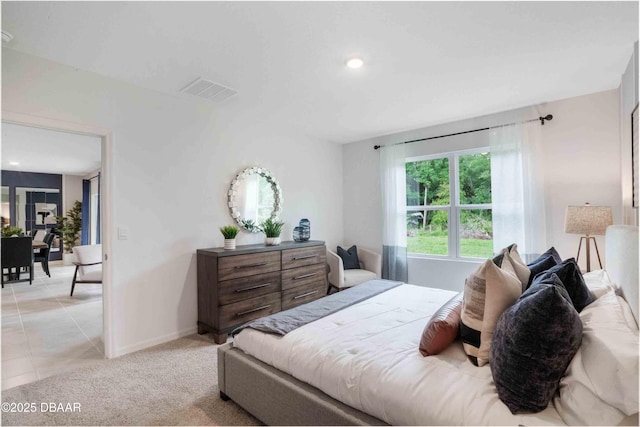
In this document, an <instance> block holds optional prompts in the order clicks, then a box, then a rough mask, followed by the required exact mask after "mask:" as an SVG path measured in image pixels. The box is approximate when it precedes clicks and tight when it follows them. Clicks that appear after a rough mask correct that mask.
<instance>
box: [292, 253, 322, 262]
mask: <svg viewBox="0 0 640 427" xmlns="http://www.w3.org/2000/svg"><path fill="white" fill-rule="evenodd" d="M317 256H318V254H313V255H303V256H294V257H293V260H294V261H298V260H301V259H308V258H315V257H317Z"/></svg>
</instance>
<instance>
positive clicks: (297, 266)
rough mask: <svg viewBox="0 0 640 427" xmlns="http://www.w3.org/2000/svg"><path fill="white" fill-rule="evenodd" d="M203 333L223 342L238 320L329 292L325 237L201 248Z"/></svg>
mask: <svg viewBox="0 0 640 427" xmlns="http://www.w3.org/2000/svg"><path fill="white" fill-rule="evenodd" d="M197 257H198V333H199V334H205V333H207V332H211V333H212V334H213V337H214V340H215V342H216V343H218V344H222V343H224V342H225V341H226V340H227V335H228V334H229V332H231V331H232V330H233V329H235V328H236V327H237V326H240V325H242V324H243V323H245V322H248V321H250V320H253V319H257V318H259V317H263V316H267V315H269V314H273V313H277V312H279V311H282V310H287V309H289V308H293V307H295V306H298V305H300V304H304V303H306V302H310V301H313V300H316V299H318V298H321V297H323V296H325V295H326V293H327V267H326V258H327V252H326V247H325V245H324V242H322V241H317V240H310V241H307V242H300V243H298V242H282V243H281V244H280V245H278V246H266V245H264V244H259V245H244V246H238V247H237V248H236V249H232V250H225V249H223V248H212V249H198V251H197Z"/></svg>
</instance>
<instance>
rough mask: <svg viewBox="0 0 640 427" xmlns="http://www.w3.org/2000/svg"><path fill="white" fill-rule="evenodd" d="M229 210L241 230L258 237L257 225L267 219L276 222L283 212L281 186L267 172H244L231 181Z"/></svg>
mask: <svg viewBox="0 0 640 427" xmlns="http://www.w3.org/2000/svg"><path fill="white" fill-rule="evenodd" d="M229 210H230V211H231V216H232V217H233V219H235V220H236V222H237V223H238V225H239V226H240V227H242V228H243V229H245V230H247V231H251V232H253V233H257V232H258V225H260V224H261V223H262V222H263V221H264V220H266V219H267V218H272V219H276V218H277V217H278V215H280V212H281V211H282V190H281V189H280V184H278V181H276V179H275V178H274V177H273V175H271V172H269V171H268V170H266V169H263V168H258V167H252V168H247V169H245V170H243V171H242V172H240V173H239V174H238V175H237V176H236V177H235V178H234V179H233V181H231V187H230V188H229Z"/></svg>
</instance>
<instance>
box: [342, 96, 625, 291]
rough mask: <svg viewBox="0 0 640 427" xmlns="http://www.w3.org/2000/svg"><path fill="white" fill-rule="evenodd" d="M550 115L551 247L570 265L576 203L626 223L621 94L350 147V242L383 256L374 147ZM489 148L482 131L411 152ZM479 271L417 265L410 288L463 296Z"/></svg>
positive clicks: (546, 172)
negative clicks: (603, 209)
mask: <svg viewBox="0 0 640 427" xmlns="http://www.w3.org/2000/svg"><path fill="white" fill-rule="evenodd" d="M532 110H533V112H532ZM536 112H537V114H534V113H536ZM546 114H553V116H554V119H553V120H552V121H551V122H546V123H545V125H544V126H543V127H542V129H541V133H542V138H543V141H544V142H543V147H544V150H543V152H544V154H543V159H542V164H543V165H544V169H543V170H541V171H540V174H541V175H542V176H543V177H544V180H545V194H546V196H545V197H546V201H545V202H546V212H547V215H546V224H547V244H548V246H550V245H556V247H557V248H558V250H559V251H560V254H561V255H562V256H563V257H565V258H568V257H572V256H575V255H576V252H577V247H578V236H576V235H569V234H565V233H564V212H565V209H566V206H567V205H568V204H583V203H584V202H587V201H588V202H591V203H592V204H594V205H597V204H602V205H610V206H612V207H613V212H614V222H615V223H620V222H621V216H622V208H621V205H622V200H621V189H620V169H619V165H620V147H619V143H618V141H619V138H620V135H619V122H618V118H619V113H618V90H610V91H605V92H599V93H594V94H590V95H585V96H580V97H576V98H570V99H566V100H560V101H555V102H549V103H546V104H544V105H538V106H534V107H532V108H523V109H518V110H513V111H508V112H504V113H499V114H492V115H488V116H483V117H478V118H474V119H470V120H463V121H459V122H455V123H448V124H443V125H438V126H433V127H430V128H423V129H416V130H412V131H407V132H401V133H398V134H393V135H387V136H383V137H379V138H373V139H370V140H366V141H361V142H356V143H352V144H347V145H345V146H344V150H343V161H344V243H345V244H347V245H351V244H353V243H357V244H359V245H362V246H365V247H368V248H370V249H373V250H377V251H381V250H382V231H381V230H382V218H381V216H380V204H381V199H380V190H379V185H380V184H379V174H378V152H377V151H375V150H374V149H373V146H374V145H376V144H385V143H394V142H401V141H408V140H413V139H418V138H425V137H430V136H436V135H443V134H450V133H454V132H460V131H464V130H470V129H477V128H482V127H487V126H494V125H498V124H502V123H511V122H513V121H516V120H522V119H524V118H531V116H532V115H533V117H536V116H537V115H546ZM487 143H488V141H487V139H486V135H483V132H478V133H474V134H468V135H465V136H464V137H456V138H443V139H436V140H432V141H429V142H426V143H416V144H411V145H409V146H408V147H410V151H411V152H410V154H409V155H417V154H424V153H427V152H429V153H434V152H445V151H453V150H460V149H465V148H473V147H477V146H483V145H487ZM420 146H422V147H420ZM419 147H420V148H419ZM531 178H532V179H536V177H531ZM598 244H599V247H600V248H601V249H602V251H601V252H602V253H601V255H602V256H603V257H604V249H605V248H604V240H603V239H601V238H598ZM583 257H584V255H582V256H581V258H583ZM603 261H604V258H603ZM581 264H583V263H582V262H581ZM475 266H477V263H474V262H469V261H452V260H433V259H420V258H411V259H409V282H411V283H414V284H419V285H424V286H434V287H440V288H447V289H453V290H461V289H462V287H463V285H464V279H465V278H466V277H467V276H468V274H469V273H470V272H471V271H473V269H474V268H475Z"/></svg>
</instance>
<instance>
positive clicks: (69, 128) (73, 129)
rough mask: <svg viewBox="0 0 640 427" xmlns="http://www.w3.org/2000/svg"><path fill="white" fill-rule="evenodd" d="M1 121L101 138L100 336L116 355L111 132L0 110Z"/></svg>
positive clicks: (106, 349) (109, 354)
mask: <svg viewBox="0 0 640 427" xmlns="http://www.w3.org/2000/svg"><path fill="white" fill-rule="evenodd" d="M2 122H6V123H13V124H17V125H23V126H30V127H36V128H42V129H50V130H56V131H62V132H69V133H76V134H81V135H90V136H97V137H99V138H100V139H101V140H102V153H101V155H102V159H101V161H102V172H101V178H100V193H101V194H100V219H101V222H102V224H101V233H102V239H101V242H102V336H103V341H104V355H105V357H106V358H108V359H110V358H112V357H115V356H116V346H115V341H116V340H115V336H114V335H115V333H114V331H113V329H112V325H113V319H114V313H113V307H114V306H115V304H114V303H113V301H112V286H111V283H112V277H113V275H112V273H113V267H112V259H113V254H112V247H113V246H112V243H113V238H112V236H113V232H112V231H113V194H112V188H113V174H112V162H113V143H114V142H113V134H112V133H111V131H110V130H109V129H106V128H102V127H99V126H95V125H92V124H84V123H75V122H69V121H64V120H59V119H54V118H50V117H43V116H35V115H31V114H24V113H19V112H15V111H8V110H2Z"/></svg>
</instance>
